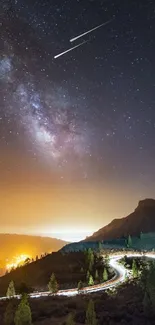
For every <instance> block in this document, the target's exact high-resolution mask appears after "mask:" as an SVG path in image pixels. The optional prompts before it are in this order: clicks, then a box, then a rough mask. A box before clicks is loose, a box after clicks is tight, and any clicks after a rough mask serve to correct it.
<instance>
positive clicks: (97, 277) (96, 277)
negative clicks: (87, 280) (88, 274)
mask: <svg viewBox="0 0 155 325" xmlns="http://www.w3.org/2000/svg"><path fill="white" fill-rule="evenodd" d="M98 279H99V275H98V270H96V271H95V280H98Z"/></svg>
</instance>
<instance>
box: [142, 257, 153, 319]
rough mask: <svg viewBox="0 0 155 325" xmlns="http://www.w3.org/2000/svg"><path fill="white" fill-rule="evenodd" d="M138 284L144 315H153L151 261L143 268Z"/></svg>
mask: <svg viewBox="0 0 155 325" xmlns="http://www.w3.org/2000/svg"><path fill="white" fill-rule="evenodd" d="M140 283H141V285H142V288H143V292H144V298H143V309H144V312H145V314H146V315H148V314H150V313H153V314H155V262H154V261H152V262H151V263H150V265H149V270H148V267H146V268H143V270H142V273H141V279H140Z"/></svg>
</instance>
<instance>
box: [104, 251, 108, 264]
mask: <svg viewBox="0 0 155 325" xmlns="http://www.w3.org/2000/svg"><path fill="white" fill-rule="evenodd" d="M104 260H105V264H106V266H108V264H109V255H108V254H106V255H105V258H104Z"/></svg>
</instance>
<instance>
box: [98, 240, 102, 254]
mask: <svg viewBox="0 0 155 325" xmlns="http://www.w3.org/2000/svg"><path fill="white" fill-rule="evenodd" d="M98 250H99V253H100V252H101V250H102V244H101V242H100V241H99V242H98Z"/></svg>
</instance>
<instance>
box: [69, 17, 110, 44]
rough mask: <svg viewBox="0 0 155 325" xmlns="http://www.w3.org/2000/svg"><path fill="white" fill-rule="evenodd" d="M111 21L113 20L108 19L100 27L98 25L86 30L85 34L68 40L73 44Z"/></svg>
mask: <svg viewBox="0 0 155 325" xmlns="http://www.w3.org/2000/svg"><path fill="white" fill-rule="evenodd" d="M112 20H113V19H110V20H108V21H107V22H105V23H103V24H101V25H98V26H96V27H94V28H92V29H90V30H88V31H87V32H85V33H83V34H80V35H78V36H76V37H74V38H72V39H70V42H74V41H76V40H77V39H78V38H80V37H82V36H85V35H87V34H89V33H91V32H93V31H94V30H96V29H98V28H100V27H102V26H104V25H107V24H109V23H110V22H111V21H112Z"/></svg>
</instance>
